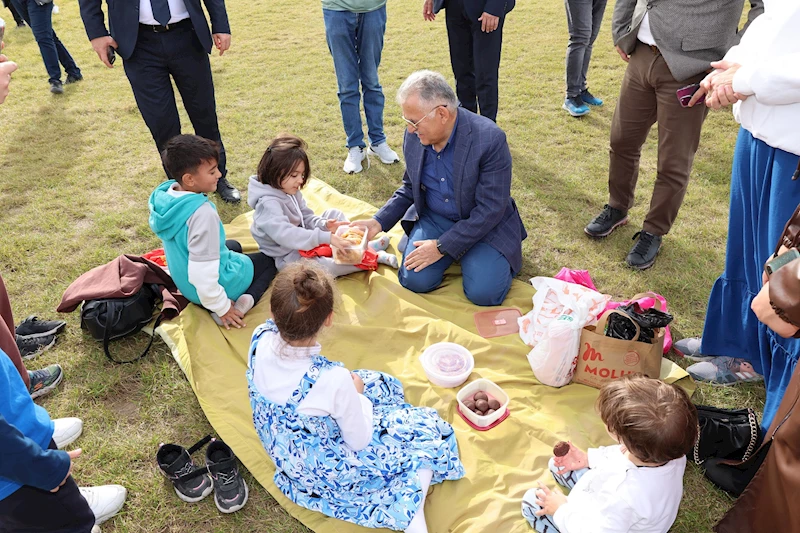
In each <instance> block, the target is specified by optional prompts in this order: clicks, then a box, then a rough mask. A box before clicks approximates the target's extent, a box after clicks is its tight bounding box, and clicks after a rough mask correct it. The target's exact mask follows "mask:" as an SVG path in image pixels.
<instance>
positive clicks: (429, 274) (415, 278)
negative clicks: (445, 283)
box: [397, 213, 455, 293]
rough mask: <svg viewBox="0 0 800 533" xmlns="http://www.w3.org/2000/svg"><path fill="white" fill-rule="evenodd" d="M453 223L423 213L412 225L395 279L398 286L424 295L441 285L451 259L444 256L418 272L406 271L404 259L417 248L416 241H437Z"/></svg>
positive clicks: (434, 215) (451, 261) (440, 217)
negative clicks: (398, 283) (398, 282)
mask: <svg viewBox="0 0 800 533" xmlns="http://www.w3.org/2000/svg"><path fill="white" fill-rule="evenodd" d="M453 224H455V222H453V221H452V220H448V219H446V218H444V217H443V216H439V215H436V214H433V213H425V214H423V215H422V216H420V217H419V220H418V221H417V223H416V224H414V228H413V229H412V230H411V234H410V235H409V236H408V243H407V244H406V249H405V250H404V251H403V259H402V260H401V263H400V269H399V271H398V273H397V278H398V280H399V281H400V285H402V286H403V287H405V288H406V289H408V290H410V291H412V292H418V293H424V292H430V291H432V290H434V289H435V288H437V287H438V286H439V285H441V284H442V279H443V278H444V271H445V270H447V267H449V266H450V265H452V264H453V258H452V257H450V256H449V255H446V254H445V256H444V257H442V258H441V259H439V260H438V261H436V262H435V263H433V264H432V265H428V266H427V267H425V268H424V269H422V270H420V271H419V272H414V271H413V270H407V269H406V266H405V262H406V257H407V256H408V254H410V253H411V252H413V251H414V250H415V249H416V248H417V247H416V246H414V243H415V242H417V241H424V240H428V239H438V238H439V237H440V236H441V235H442V233H444V232H445V231H447V230H448V229H450V228H451V227H452V226H453Z"/></svg>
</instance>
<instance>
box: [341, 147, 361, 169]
mask: <svg viewBox="0 0 800 533" xmlns="http://www.w3.org/2000/svg"><path fill="white" fill-rule="evenodd" d="M365 157H367V152H366V151H365V150H364V149H363V148H361V147H360V146H353V147H352V148H350V151H349V152H348V153H347V159H345V160H344V167H342V170H344V171H345V172H347V173H348V174H358V173H359V172H361V171H362V170H364V168H363V167H362V166H361V162H362V161H363V160H364V158H365Z"/></svg>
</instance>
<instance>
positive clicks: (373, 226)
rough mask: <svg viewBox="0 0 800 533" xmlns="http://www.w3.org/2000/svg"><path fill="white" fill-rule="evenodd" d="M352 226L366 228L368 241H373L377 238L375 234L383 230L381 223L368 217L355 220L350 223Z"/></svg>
mask: <svg viewBox="0 0 800 533" xmlns="http://www.w3.org/2000/svg"><path fill="white" fill-rule="evenodd" d="M350 226H353V227H356V228H362V229H364V230H366V231H367V241H371V240H372V239H374V238H375V235H377V234H378V233H380V232H382V231H383V228H382V227H381V223H380V222H378V221H377V220H375V219H374V218H368V219H367V220H355V221H353V222H351V223H350Z"/></svg>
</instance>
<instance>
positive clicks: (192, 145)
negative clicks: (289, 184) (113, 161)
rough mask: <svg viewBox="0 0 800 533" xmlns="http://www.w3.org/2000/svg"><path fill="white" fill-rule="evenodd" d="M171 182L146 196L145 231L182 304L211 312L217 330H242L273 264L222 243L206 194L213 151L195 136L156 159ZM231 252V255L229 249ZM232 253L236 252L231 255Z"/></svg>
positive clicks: (177, 140)
mask: <svg viewBox="0 0 800 533" xmlns="http://www.w3.org/2000/svg"><path fill="white" fill-rule="evenodd" d="M161 158H162V161H163V163H164V167H165V168H166V169H167V172H168V173H169V175H170V176H172V178H173V179H172V180H169V181H166V182H164V183H162V184H161V185H159V186H158V187H156V189H155V190H154V191H153V194H151V195H150V201H149V206H150V220H149V222H150V228H151V229H152V230H153V232H155V234H156V235H158V237H159V238H160V239H161V241H162V242H163V243H164V253H165V255H166V257H167V267H168V268H169V271H170V275H171V276H172V279H173V280H174V281H175V285H176V286H177V287H178V289H180V291H181V293H183V295H184V296H186V298H188V299H189V300H190V301H191V302H194V303H195V304H197V305H201V306H203V307H205V308H206V309H208V310H209V311H210V312H211V316H212V317H213V318H214V320H215V321H216V322H217V324H219V325H220V326H225V328H226V329H230V327H231V326H234V327H237V328H241V327H243V326H245V325H246V324H245V323H244V320H243V319H244V315H246V314H247V312H248V311H249V310H250V309H252V308H253V306H254V305H255V304H256V303H257V302H258V300H259V299H260V298H261V296H262V295H263V294H264V292H266V290H267V287H269V284H270V283H271V282H272V278H274V277H275V274H276V272H277V270H276V269H275V261H274V260H273V259H272V258H270V257H268V256H266V255H264V254H262V253H255V254H248V255H244V254H242V253H239V252H240V251H241V246H240V245H239V243H237V242H236V241H227V242H226V241H225V229H224V228H223V226H222V221H221V220H220V218H219V215H218V214H217V209H216V207H215V206H214V204H213V203H211V201H210V200H209V199H208V196H207V193H209V192H213V191H215V190H216V187H217V180H219V178H220V177H221V175H222V174H221V173H220V171H219V169H218V168H217V162H218V160H219V147H218V146H217V144H216V143H214V142H213V141H210V140H208V139H204V138H202V137H198V136H197V135H178V136H176V137H173V138H172V139H170V140H169V141H168V142H167V145H166V147H165V149H164V151H163V152H162V154H161ZM229 247H230V248H232V249H229ZM233 250H236V251H233Z"/></svg>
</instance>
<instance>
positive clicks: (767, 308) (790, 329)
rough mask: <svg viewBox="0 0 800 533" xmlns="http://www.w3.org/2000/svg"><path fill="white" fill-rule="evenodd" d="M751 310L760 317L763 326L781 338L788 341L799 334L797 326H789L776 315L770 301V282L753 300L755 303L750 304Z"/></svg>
mask: <svg viewBox="0 0 800 533" xmlns="http://www.w3.org/2000/svg"><path fill="white" fill-rule="evenodd" d="M750 309H752V310H753V312H754V313H755V314H756V316H757V317H758V320H759V321H761V323H762V324H764V325H765V326H767V327H768V328H769V329H771V330H772V331H774V332H775V333H777V334H778V335H780V336H781V337H784V338H787V339H788V338H789V337H791V336H792V335H794V334H795V333H797V328H796V327H795V326H793V325H791V324H789V323H788V322H786V321H785V320H783V319H782V318H781V317H779V316H778V315H777V314H775V310H774V309H773V308H772V304H771V303H770V299H769V282H767V283H765V284H764V286H763V287H761V290H760V291H759V292H758V295H756V297H755V298H753V302H752V303H751V304H750Z"/></svg>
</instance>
